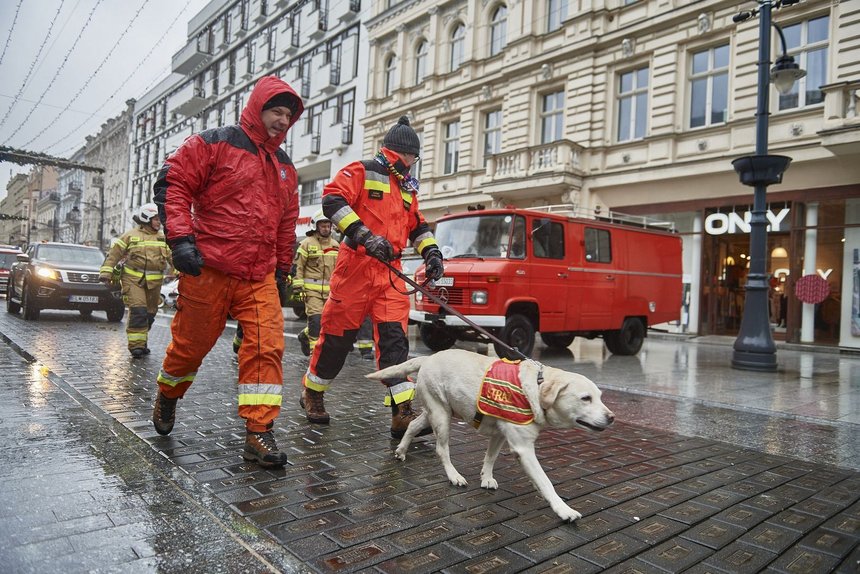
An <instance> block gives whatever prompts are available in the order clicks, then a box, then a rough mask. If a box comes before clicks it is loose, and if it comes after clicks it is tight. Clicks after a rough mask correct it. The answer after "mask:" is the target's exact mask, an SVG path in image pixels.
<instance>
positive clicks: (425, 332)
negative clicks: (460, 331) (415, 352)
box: [418, 323, 457, 353]
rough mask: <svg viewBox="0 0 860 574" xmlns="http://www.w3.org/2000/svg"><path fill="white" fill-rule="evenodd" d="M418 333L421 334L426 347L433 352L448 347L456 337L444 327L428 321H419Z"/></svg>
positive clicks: (455, 340)
mask: <svg viewBox="0 0 860 574" xmlns="http://www.w3.org/2000/svg"><path fill="white" fill-rule="evenodd" d="M418 335H420V336H421V341H422V342H423V343H424V344H425V345H427V348H428V349H430V350H431V351H433V352H434V353H436V352H438V351H445V350H447V349H450V348H451V347H452V346H454V343H456V342H457V337H455V336H454V335H452V334H451V333H449V332H448V331H447V330H446V329H444V328H441V327H436V326H435V325H431V324H430V323H421V325H420V326H419V327H418Z"/></svg>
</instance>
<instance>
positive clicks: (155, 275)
mask: <svg viewBox="0 0 860 574" xmlns="http://www.w3.org/2000/svg"><path fill="white" fill-rule="evenodd" d="M124 271H125V273H128V274H129V275H131V276H132V277H143V272H141V271H138V270H137V269H132V268H131V267H125V268H124ZM160 279H164V274H162V273H147V274H146V280H147V281H158V280H160Z"/></svg>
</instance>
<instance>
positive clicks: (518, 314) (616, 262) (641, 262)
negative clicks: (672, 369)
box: [409, 206, 682, 358]
mask: <svg viewBox="0 0 860 574" xmlns="http://www.w3.org/2000/svg"><path fill="white" fill-rule="evenodd" d="M435 233H436V241H437V242H438V243H439V246H440V248H441V250H442V255H443V256H444V258H445V276H444V277H443V278H442V279H441V280H439V281H437V282H436V283H435V285H434V286H433V288H432V289H431V292H432V293H433V294H434V295H436V296H437V297H440V298H441V299H442V300H444V301H446V302H447V303H448V305H450V306H451V307H453V308H454V309H456V310H457V311H459V312H460V313H462V314H463V315H465V316H466V317H467V318H468V319H470V320H471V321H473V322H474V323H475V324H477V325H479V326H481V327H483V328H485V329H486V330H487V331H489V332H491V333H493V334H494V335H496V336H497V337H499V338H500V339H501V340H502V341H504V342H505V343H507V344H508V345H511V346H513V347H517V348H518V349H519V351H521V352H522V353H524V354H526V355H530V354H531V352H532V350H533V348H534V344H535V334H536V333H538V332H539V333H540V337H541V340H542V341H543V342H544V344H546V345H547V346H549V347H554V348H565V347H567V346H569V345H570V344H571V343H572V342H573V339H574V338H575V337H577V336H581V337H587V338H594V337H597V336H601V337H603V341H604V343H605V344H606V347H607V348H608V349H609V351H610V352H612V353H614V354H618V355H634V354H636V353H638V352H639V349H640V348H641V347H642V343H643V341H644V339H645V336H646V334H647V329H648V327H649V326H652V325H656V324H659V323H665V322H668V321H676V320H678V319H679V318H680V310H681V290H682V283H681V238H680V237H679V236H678V235H677V234H676V233H674V232H673V231H672V230H670V229H667V226H666V224H663V225H656V224H654V223H648V222H646V221H645V220H644V219H642V218H634V217H631V216H619V215H618V214H614V213H608V214H606V215H605V216H604V217H590V218H589V217H581V216H576V215H575V214H574V213H573V212H572V210H571V209H570V206H547V207H545V208H542V209H515V208H504V209H487V210H480V211H469V212H465V213H458V214H454V215H447V216H445V217H442V218H441V219H439V221H438V222H437V225H436V232H435ZM416 279H417V280H418V282H419V283H420V282H422V281H423V280H424V269H423V267H422V268H420V269H419V270H418V272H417V274H416ZM409 318H410V322H414V323H418V328H419V334H420V336H421V340H422V341H423V342H424V343H425V344H426V345H427V347H429V348H430V349H431V350H433V351H440V350H443V349H447V348H449V347H451V346H452V345H453V344H454V343H455V342H456V341H457V340H458V339H459V340H466V341H486V340H487V338H486V336H484V335H482V334H481V333H480V332H478V331H477V330H475V329H474V328H473V327H471V326H469V325H468V324H467V323H466V322H464V321H463V320H462V319H460V318H459V317H457V316H455V315H452V314H450V313H446V312H445V310H444V309H442V308H441V307H440V306H439V305H437V304H435V303H433V302H432V301H431V300H430V298H429V297H424V296H422V295H421V293H420V292H419V293H416V301H415V309H413V310H412V311H411V312H410V317H409ZM495 347H496V352H497V353H498V354H499V356H509V355H510V353H509V352H506V350H505V349H504V348H503V347H500V346H499V345H495ZM511 358H514V357H511Z"/></svg>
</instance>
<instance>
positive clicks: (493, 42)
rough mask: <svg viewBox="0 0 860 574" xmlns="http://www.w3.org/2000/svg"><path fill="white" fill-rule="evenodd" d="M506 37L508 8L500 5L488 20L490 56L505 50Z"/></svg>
mask: <svg viewBox="0 0 860 574" xmlns="http://www.w3.org/2000/svg"><path fill="white" fill-rule="evenodd" d="M507 35H508V7H507V6H505V5H504V4H502V5H500V6H499V7H498V8H496V9H495V10H494V11H493V17H492V18H491V19H490V56H495V55H496V54H498V53H500V52H501V51H502V50H504V49H505V44H507Z"/></svg>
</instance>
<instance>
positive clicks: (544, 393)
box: [540, 378, 568, 410]
mask: <svg viewBox="0 0 860 574" xmlns="http://www.w3.org/2000/svg"><path fill="white" fill-rule="evenodd" d="M567 385H568V381H567V380H565V379H558V378H551V379H547V380H546V381H544V383H543V384H542V385H541V386H540V407H541V408H542V409H543V410H547V409H549V408H550V407H551V406H552V405H553V404H554V403H555V399H556V398H557V397H558V394H559V393H560V392H561V391H562V389H564V388H565V387H566V386H567Z"/></svg>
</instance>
